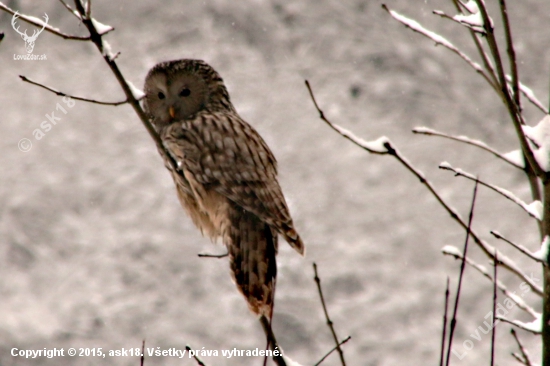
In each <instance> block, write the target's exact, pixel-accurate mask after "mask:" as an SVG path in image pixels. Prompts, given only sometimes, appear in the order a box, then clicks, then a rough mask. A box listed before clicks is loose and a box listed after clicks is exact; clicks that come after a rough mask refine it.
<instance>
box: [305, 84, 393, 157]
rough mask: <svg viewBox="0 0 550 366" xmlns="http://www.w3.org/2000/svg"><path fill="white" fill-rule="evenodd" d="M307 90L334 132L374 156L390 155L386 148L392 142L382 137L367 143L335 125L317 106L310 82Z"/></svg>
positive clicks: (321, 115) (322, 117) (320, 114)
mask: <svg viewBox="0 0 550 366" xmlns="http://www.w3.org/2000/svg"><path fill="white" fill-rule="evenodd" d="M305 83H306V87H307V90H308V91H309V95H310V97H311V100H312V101H313V105H314V106H315V108H316V109H317V112H318V113H319V117H320V118H321V119H322V120H323V121H324V122H325V123H326V124H327V125H328V126H329V127H330V128H332V129H333V130H334V131H336V132H338V133H339V134H340V135H342V136H343V137H345V138H346V139H348V140H349V141H351V142H353V143H354V144H355V145H357V146H359V147H361V148H362V149H365V150H367V151H368V152H370V153H373V154H388V153H389V151H388V149H387V148H386V145H391V144H390V141H389V140H388V138H387V137H385V136H382V137H379V138H378V139H376V140H374V141H366V140H364V139H362V138H360V137H357V136H356V135H355V134H354V133H353V132H351V131H349V130H347V129H345V128H344V127H341V126H338V125H337V124H334V123H332V122H330V121H329V120H328V119H327V118H326V117H325V114H324V113H323V111H322V110H321V108H319V105H318V104H317V100H316V99H315V96H314V95H313V90H312V89H311V86H310V85H309V81H307V80H306V81H305Z"/></svg>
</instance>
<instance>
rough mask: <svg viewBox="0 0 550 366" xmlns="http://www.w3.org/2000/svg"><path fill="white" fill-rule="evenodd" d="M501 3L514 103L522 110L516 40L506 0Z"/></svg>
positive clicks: (501, 0)
mask: <svg viewBox="0 0 550 366" xmlns="http://www.w3.org/2000/svg"><path fill="white" fill-rule="evenodd" d="M499 3H500V13H501V15H502V22H503V27H504V33H505V34H506V48H507V51H508V61H509V62H510V73H511V74H512V90H513V92H514V103H515V104H516V106H517V107H518V109H519V110H520V111H521V100H520V93H519V77H518V66H517V63H516V52H515V51H514V42H513V41H512V29H511V27H510V20H509V19H508V10H507V9H506V1H505V0H500V2H499Z"/></svg>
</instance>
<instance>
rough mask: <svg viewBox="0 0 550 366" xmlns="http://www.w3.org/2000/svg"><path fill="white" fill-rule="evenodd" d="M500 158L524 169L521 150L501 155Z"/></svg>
mask: <svg viewBox="0 0 550 366" xmlns="http://www.w3.org/2000/svg"><path fill="white" fill-rule="evenodd" d="M502 157H503V158H504V159H506V160H508V161H509V162H510V163H511V164H514V165H516V166H518V167H521V168H525V160H523V152H522V151H521V150H513V151H510V152H508V153H506V154H503V155H502Z"/></svg>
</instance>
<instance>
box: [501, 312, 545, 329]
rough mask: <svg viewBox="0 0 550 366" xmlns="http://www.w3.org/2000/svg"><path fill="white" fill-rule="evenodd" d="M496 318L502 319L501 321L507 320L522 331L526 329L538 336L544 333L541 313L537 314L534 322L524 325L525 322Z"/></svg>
mask: <svg viewBox="0 0 550 366" xmlns="http://www.w3.org/2000/svg"><path fill="white" fill-rule="evenodd" d="M496 318H497V319H501V320H505V321H507V322H509V323H511V324H514V325H516V326H518V327H519V328H521V329H525V330H528V331H530V332H533V333H537V334H540V333H542V314H540V313H537V314H536V317H535V320H533V321H532V322H529V323H524V322H522V321H519V320H510V319H507V318H504V317H500V316H497V317H496Z"/></svg>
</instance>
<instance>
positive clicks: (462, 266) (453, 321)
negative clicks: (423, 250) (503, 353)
mask: <svg viewBox="0 0 550 366" xmlns="http://www.w3.org/2000/svg"><path fill="white" fill-rule="evenodd" d="M477 186H478V181H477V180H476V183H475V185H474V194H473V196H472V204H471V206H470V214H469V215H468V226H467V227H466V238H465V239H464V250H463V251H462V262H461V263H460V273H459V275H458V285H457V288H456V296H455V305H454V309H453V317H452V318H451V324H450V326H449V343H448V344H447V359H446V361H445V365H446V366H449V362H451V349H452V348H453V337H454V333H455V328H456V314H457V313H458V303H459V300H460V290H461V288H462V279H463V278H464V270H465V269H466V260H465V259H464V258H466V255H467V253H468V243H469V242H470V232H471V231H472V221H473V219H474V208H475V204H476V197H477ZM496 255H497V254H496V252H495V256H496ZM495 266H496V263H495Z"/></svg>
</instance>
